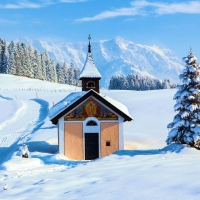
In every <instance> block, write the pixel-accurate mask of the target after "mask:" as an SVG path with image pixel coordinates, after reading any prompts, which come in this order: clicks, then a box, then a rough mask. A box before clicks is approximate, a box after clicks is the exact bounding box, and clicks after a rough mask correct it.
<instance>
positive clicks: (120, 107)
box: [99, 94, 132, 118]
mask: <svg viewBox="0 0 200 200" xmlns="http://www.w3.org/2000/svg"><path fill="white" fill-rule="evenodd" d="M99 95H100V96H101V97H103V98H104V99H105V100H106V101H108V102H109V103H111V104H112V105H114V106H115V107H116V108H118V109H119V110H121V111H122V112H123V113H125V114H126V115H127V116H129V117H130V118H132V117H131V115H130V113H129V111H128V108H127V107H126V106H125V105H124V104H122V103H120V102H119V101H116V100H114V99H112V98H110V97H109V96H104V95H102V94H99Z"/></svg>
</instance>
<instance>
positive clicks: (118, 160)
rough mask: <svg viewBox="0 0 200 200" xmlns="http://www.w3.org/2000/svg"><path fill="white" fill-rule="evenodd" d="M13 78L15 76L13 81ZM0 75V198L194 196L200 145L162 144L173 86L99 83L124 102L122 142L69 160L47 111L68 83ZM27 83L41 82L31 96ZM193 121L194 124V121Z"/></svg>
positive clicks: (199, 185)
mask: <svg viewBox="0 0 200 200" xmlns="http://www.w3.org/2000/svg"><path fill="white" fill-rule="evenodd" d="M15 78H16V82H18V83H17V85H15V86H13V85H12V81H11V80H13V81H15ZM20 79H21V81H20ZM0 81H1V90H0V95H1V96H0V103H2V102H3V106H4V107H1V110H3V111H4V112H1V115H0V127H2V129H1V131H0V138H1V139H0V154H1V155H0V190H1V192H0V199H2V200H7V199H16V200H18V199H19V200H21V199H30V200H31V199H35V198H38V197H39V198H40V199H81V200H82V199H83V200H84V199H87V200H88V199H96V200H100V199H108V200H114V199H127V200H128V199H131V200H132V199H136V200H137V199H149V200H160V199H183V200H184V199H192V200H198V199H199V193H200V183H199V180H198V174H199V162H200V156H199V155H200V151H198V150H196V149H193V148H189V147H187V146H186V145H180V144H171V145H169V146H166V144H165V140H166V139H167V135H168V130H167V128H166V125H167V124H168V123H169V122H170V121H171V119H172V118H173V116H174V114H175V113H174V111H173V105H174V101H173V96H174V94H175V92H176V89H173V90H172V89H171V90H169V89H166V90H157V91H117V90H115V91H109V90H103V89H102V90H101V93H102V94H103V95H104V96H108V97H110V98H112V99H115V100H116V101H119V102H120V103H122V104H124V105H125V106H126V107H127V108H128V110H129V112H130V115H131V116H133V117H134V121H131V122H127V123H124V139H125V149H126V150H123V151H117V152H115V153H113V154H111V155H109V156H106V157H104V158H99V159H96V160H94V161H74V160H70V159H68V158H67V157H65V156H63V155H60V154H58V153H57V151H58V145H57V144H58V141H57V127H56V126H54V125H53V124H52V123H51V122H50V120H49V118H48V116H47V115H48V110H49V108H51V107H52V106H53V102H54V103H55V104H56V103H57V102H59V101H60V100H61V99H64V98H65V97H66V96H67V95H69V94H70V93H71V92H72V88H71V87H70V86H67V85H59V84H53V83H48V82H45V81H37V80H31V79H27V78H20V77H14V76H9V75H0ZM49 84H50V85H51V86H49ZM34 86H35V87H36V88H40V87H42V88H43V90H39V91H37V92H38V98H37V97H36V91H35V90H29V89H28V88H33V87H34ZM14 87H15V88H17V89H14ZM22 88H23V90H22ZM24 88H25V89H24ZM74 90H75V88H74ZM76 91H80V88H76ZM15 96H17V99H16V98H15ZM0 105H1V104H0ZM4 108H5V109H4ZM9 121H10V122H9ZM5 122H7V123H5ZM195 129H198V130H196V131H199V127H195ZM5 137H6V138H7V140H6V141H5V142H4V140H3V138H5ZM188 137H189V136H188ZM23 143H25V144H26V145H28V149H29V151H30V155H31V157H30V158H21V157H20V156H19V154H18V153H19V147H20V146H21V145H22V144H23ZM2 157H4V158H2ZM5 185H7V190H4V186H5Z"/></svg>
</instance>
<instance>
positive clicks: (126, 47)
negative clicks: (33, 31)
mask: <svg viewBox="0 0 200 200" xmlns="http://www.w3.org/2000/svg"><path fill="white" fill-rule="evenodd" d="M20 41H21V42H24V43H26V44H30V41H28V40H27V39H26V40H24V39H20ZM31 43H32V44H33V46H34V47H35V48H36V49H38V50H39V51H41V52H43V51H44V50H45V49H47V50H48V52H49V55H50V56H51V58H53V59H54V60H55V61H57V62H64V61H65V62H66V63H74V65H75V66H78V67H79V68H80V69H82V68H83V66H84V63H85V59H86V57H87V54H86V52H87V48H88V42H84V43H83V42H79V43H74V44H72V43H62V44H59V43H57V44H56V43H52V42H45V41H42V40H40V41H38V40H33V41H32V42H31ZM91 46H92V56H93V58H94V61H95V65H96V67H97V69H98V71H99V72H100V74H101V75H102V79H101V86H103V87H104V88H108V84H109V79H110V77H111V76H112V75H113V74H115V73H118V74H119V73H123V74H124V75H127V74H128V73H135V74H138V75H140V76H149V77H154V78H158V79H160V80H164V79H168V78H169V79H170V80H171V82H174V83H177V82H179V80H178V74H180V73H181V71H182V69H183V63H182V62H181V60H180V59H179V58H178V57H177V56H176V55H175V54H174V53H173V52H172V51H171V50H169V49H161V48H159V47H155V46H147V45H141V44H136V43H134V42H132V41H127V40H124V39H123V38H119V37H118V38H116V39H111V40H101V41H96V42H92V43H91ZM133 63H134V65H133Z"/></svg>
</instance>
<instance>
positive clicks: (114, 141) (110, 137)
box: [101, 122, 119, 157]
mask: <svg viewBox="0 0 200 200" xmlns="http://www.w3.org/2000/svg"><path fill="white" fill-rule="evenodd" d="M106 141H108V142H110V146H106ZM118 150H119V124H118V123H117V122H102V123H101V156H102V157H103V156H106V155H108V154H112V153H113V152H115V151H118Z"/></svg>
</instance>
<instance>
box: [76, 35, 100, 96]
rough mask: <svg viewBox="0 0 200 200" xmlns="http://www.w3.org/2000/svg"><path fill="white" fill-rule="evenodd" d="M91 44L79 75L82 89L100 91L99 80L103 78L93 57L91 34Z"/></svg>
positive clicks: (89, 38)
mask: <svg viewBox="0 0 200 200" xmlns="http://www.w3.org/2000/svg"><path fill="white" fill-rule="evenodd" d="M88 40H89V44H88V53H87V57H86V60H85V64H84V66H83V69H82V71H81V73H80V75H79V80H82V91H88V90H91V89H93V90H95V91H96V92H98V93H99V80H100V79H101V74H100V73H99V71H98V69H97V68H96V66H95V64H94V60H93V58H92V51H91V45H90V40H91V36H90V34H89V36H88Z"/></svg>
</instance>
